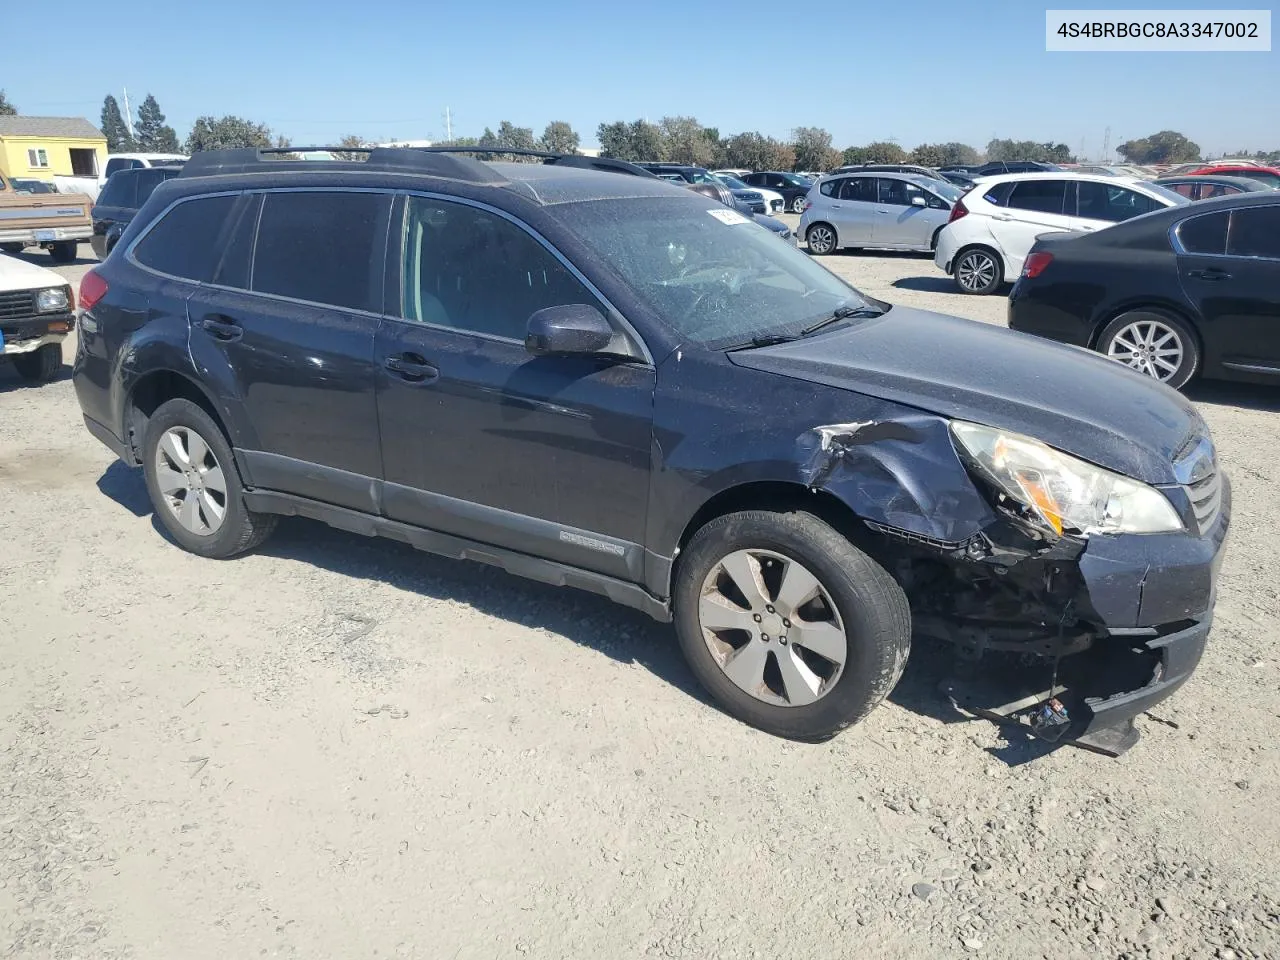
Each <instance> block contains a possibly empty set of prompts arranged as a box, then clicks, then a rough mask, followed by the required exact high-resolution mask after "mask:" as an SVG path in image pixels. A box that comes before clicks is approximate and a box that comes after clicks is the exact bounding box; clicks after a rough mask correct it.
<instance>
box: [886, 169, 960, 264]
mask: <svg viewBox="0 0 1280 960" xmlns="http://www.w3.org/2000/svg"><path fill="white" fill-rule="evenodd" d="M877 181H878V183H879V199H880V202H879V203H878V204H876V223H875V232H874V237H875V245H876V246H877V247H901V248H906V249H911V250H928V249H929V248H930V247H931V246H932V244H933V235H934V233H935V232H936V231H937V230H938V228H939V227H942V226H943V225H944V224H946V222H947V218H948V217H949V216H950V211H949V209H948V208H947V205H946V204H945V203H943V202H942V201H941V200H939V199H938V198H937V197H935V196H934V195H933V194H932V193H930V192H929V191H928V190H925V189H923V188H921V187H920V186H919V185H917V184H914V183H912V182H911V181H909V180H895V179H891V178H889V177H878V178H877Z"/></svg>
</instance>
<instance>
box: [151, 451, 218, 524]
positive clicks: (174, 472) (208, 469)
mask: <svg viewBox="0 0 1280 960" xmlns="http://www.w3.org/2000/svg"><path fill="white" fill-rule="evenodd" d="M156 485H157V487H158V488H159V490H160V495H161V497H163V498H164V503H165V506H167V507H168V508H169V511H170V512H171V513H172V514H173V516H174V517H175V518H176V519H177V521H178V523H179V524H181V525H182V527H183V529H185V530H188V531H190V532H191V533H194V534H198V535H199V536H202V537H207V536H211V535H212V534H214V533H216V532H217V531H218V528H219V527H221V526H222V521H223V519H224V518H225V517H226V514H227V481H226V477H225V476H224V475H223V473H222V466H221V465H220V464H219V463H218V460H217V458H216V457H215V456H214V455H213V451H212V450H211V449H209V444H208V443H207V442H205V439H204V438H203V437H201V436H200V434H198V433H196V431H194V430H192V429H191V428H190V427H181V426H178V427H170V428H169V429H168V430H166V431H165V432H164V433H163V434H161V436H160V442H159V444H157V446H156Z"/></svg>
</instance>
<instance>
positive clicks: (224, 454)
mask: <svg viewBox="0 0 1280 960" xmlns="http://www.w3.org/2000/svg"><path fill="white" fill-rule="evenodd" d="M142 469H143V473H144V474H145V476H146V481H147V493H148V494H150V495H151V503H152V506H153V507H154V508H155V511H156V516H157V517H158V518H159V519H160V522H161V523H163V524H164V527H165V529H166V530H167V531H168V532H169V535H170V536H171V537H173V539H174V540H175V541H177V543H178V545H179V546H180V547H182V548H183V549H184V550H187V551H189V552H191V553H194V554H198V555H199V556H202V557H212V558H214V559H218V560H225V559H227V558H229V557H234V556H236V555H237V554H241V553H244V552H245V551H247V550H252V549H253V548H254V547H256V546H258V544H260V543H262V541H263V540H265V539H266V538H267V537H268V536H269V535H270V534H271V531H272V530H274V529H275V526H276V520H277V518H276V517H275V516H274V515H271V514H263V513H254V512H252V511H251V510H249V508H248V507H247V506H245V503H244V484H243V483H242V482H241V480H240V472H239V470H238V469H237V468H236V461H235V457H234V456H233V455H232V453H231V446H230V444H228V443H227V439H226V437H224V436H223V435H222V430H221V429H220V428H219V427H218V425H217V424H216V423H215V422H214V421H213V418H212V417H210V416H209V414H208V413H206V412H205V411H204V410H203V409H202V408H201V407H199V406H198V405H196V404H194V403H192V402H191V401H190V400H182V399H177V400H169V401H167V402H165V403H162V404H161V405H160V406H159V407H158V408H157V409H156V412H155V413H154V414H152V416H151V419H150V421H148V423H147V430H146V435H145V436H144V438H143V444H142Z"/></svg>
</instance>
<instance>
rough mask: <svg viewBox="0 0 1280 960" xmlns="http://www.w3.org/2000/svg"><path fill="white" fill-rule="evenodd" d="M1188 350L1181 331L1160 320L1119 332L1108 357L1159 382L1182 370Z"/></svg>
mask: <svg viewBox="0 0 1280 960" xmlns="http://www.w3.org/2000/svg"><path fill="white" fill-rule="evenodd" d="M1184 355H1185V350H1184V348H1183V345H1182V337H1180V336H1179V335H1178V331H1176V330H1174V329H1173V328H1172V327H1168V326H1166V325H1165V324H1163V323H1161V322H1160V321H1159V320H1135V321H1133V323H1130V324H1128V325H1127V326H1124V327H1121V328H1120V329H1119V330H1117V331H1116V333H1115V336H1113V337H1112V338H1111V342H1110V343H1108V344H1107V356H1108V357H1110V358H1111V359H1112V360H1115V361H1116V362H1117V363H1123V364H1125V365H1126V366H1128V367H1132V368H1133V369H1134V370H1137V371H1139V372H1140V373H1145V374H1146V375H1147V376H1148V377H1154V378H1155V379H1156V380H1168V379H1169V378H1170V377H1172V376H1173V375H1174V374H1175V373H1177V372H1178V370H1179V368H1180V367H1181V366H1182V358H1183V356H1184Z"/></svg>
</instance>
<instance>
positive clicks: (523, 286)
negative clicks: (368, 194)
mask: <svg viewBox="0 0 1280 960" xmlns="http://www.w3.org/2000/svg"><path fill="white" fill-rule="evenodd" d="M403 250H404V254H403V256H404V263H403V270H402V275H403V276H402V285H403V297H402V311H401V312H402V314H403V315H404V317H405V319H407V320H414V321H417V322H419V323H429V324H433V325H436V326H441V327H451V328H453V329H455V330H465V331H467V332H470V333H481V334H487V335H489V336H496V337H504V338H507V339H511V340H520V341H523V340H524V336H525V331H526V329H527V326H528V322H529V316H530V315H531V314H532V313H534V311H537V310H541V309H543V308H544V307H557V306H564V305H566V304H571V303H585V304H589V305H590V306H593V307H595V308H596V309H598V310H600V311H601V312H602V313H603V312H605V310H604V307H603V305H602V304H601V303H600V302H599V301H598V300H597V299H596V298H595V297H594V296H592V295H591V293H590V291H588V290H587V288H586V287H584V286H583V285H582V283H581V282H580V281H579V280H578V278H577V277H575V276H574V275H573V274H572V273H570V272H569V270H568V268H567V267H565V266H564V264H562V263H561V262H560V261H559V260H557V259H556V258H555V257H554V256H553V255H552V254H551V252H550V251H549V250H547V248H546V247H544V246H543V245H542V244H541V243H539V242H538V241H537V240H535V239H534V238H533V237H532V236H531V235H530V234H529V233H528V232H526V231H525V230H523V229H521V228H520V227H518V226H517V225H516V224H514V223H512V222H511V221H510V220H507V219H506V218H504V217H500V216H498V215H497V214H494V213H490V212H489V211H487V210H481V209H479V208H476V207H471V206H468V205H466V204H461V203H451V202H449V201H446V200H430V199H427V198H424V197H409V199H408V202H407V204H406V207H405V224H404V246H403Z"/></svg>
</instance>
